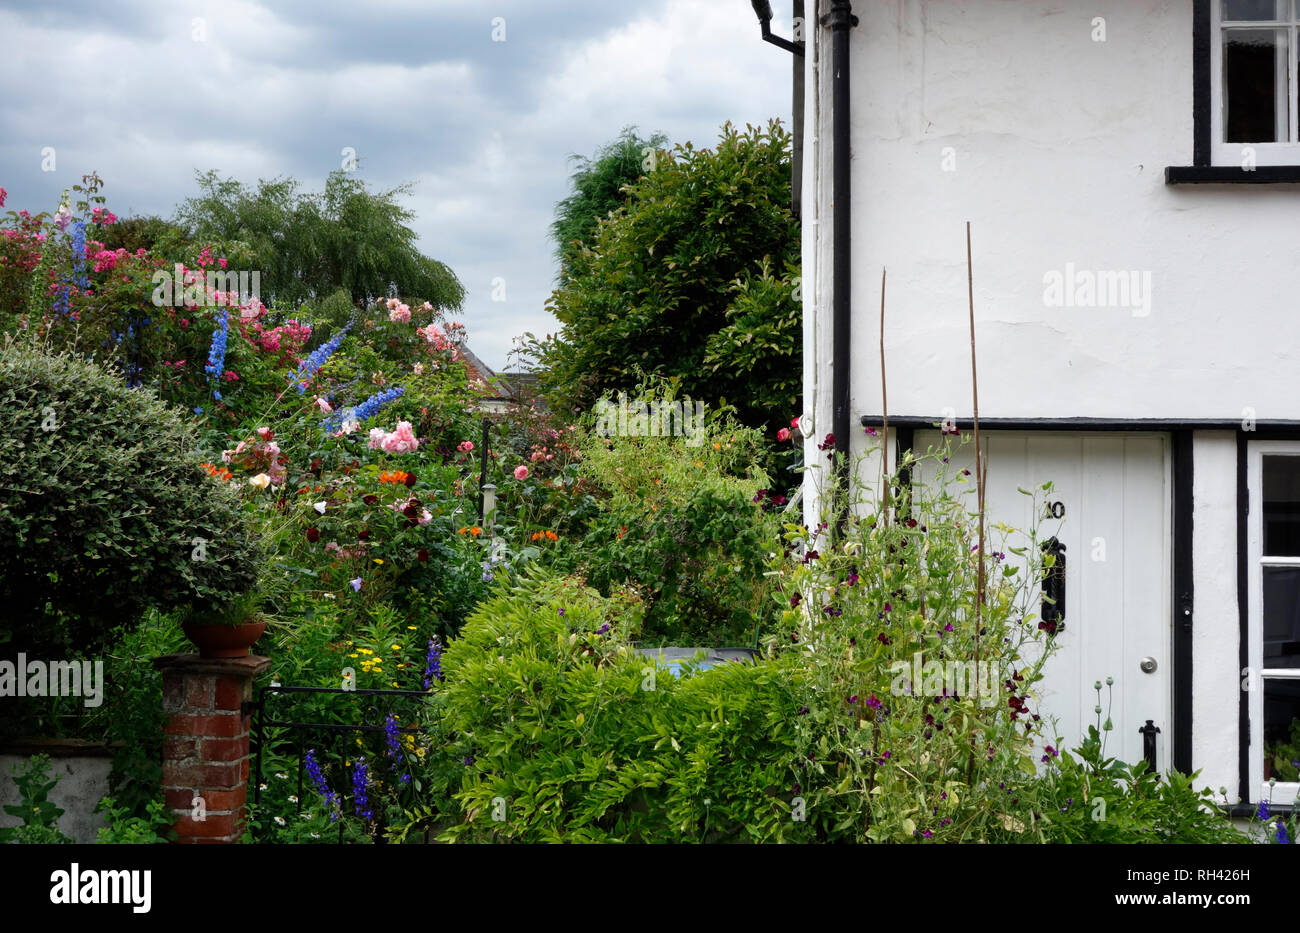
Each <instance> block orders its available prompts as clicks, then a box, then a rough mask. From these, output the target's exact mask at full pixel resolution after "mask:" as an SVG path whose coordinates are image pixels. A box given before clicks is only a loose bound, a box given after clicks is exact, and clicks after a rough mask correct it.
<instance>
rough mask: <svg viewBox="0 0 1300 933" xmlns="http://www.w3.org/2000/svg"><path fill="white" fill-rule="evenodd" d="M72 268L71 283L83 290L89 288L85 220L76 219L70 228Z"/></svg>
mask: <svg viewBox="0 0 1300 933" xmlns="http://www.w3.org/2000/svg"><path fill="white" fill-rule="evenodd" d="M72 269H73V276H72V281H73V284H75V285H76V286H77V288H79V289H81V290H82V291H83V292H84V291H85V290H86V289H88V288H90V276H88V275H86V222H85V221H84V220H78V221H77V224H76V226H74V227H73V228H72Z"/></svg>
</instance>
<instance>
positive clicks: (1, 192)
mask: <svg viewBox="0 0 1300 933" xmlns="http://www.w3.org/2000/svg"><path fill="white" fill-rule="evenodd" d="M7 197H9V192H8V191H5V189H3V188H0V207H4V206H5V198H7Z"/></svg>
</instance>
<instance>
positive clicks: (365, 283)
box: [176, 170, 465, 309]
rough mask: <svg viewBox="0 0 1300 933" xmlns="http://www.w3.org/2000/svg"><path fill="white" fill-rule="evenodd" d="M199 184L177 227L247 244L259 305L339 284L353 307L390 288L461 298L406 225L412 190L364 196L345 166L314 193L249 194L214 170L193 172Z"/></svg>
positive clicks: (278, 185) (276, 189) (292, 189)
mask: <svg viewBox="0 0 1300 933" xmlns="http://www.w3.org/2000/svg"><path fill="white" fill-rule="evenodd" d="M198 185H199V192H200V193H199V194H198V196H197V197H193V198H188V199H187V200H185V201H184V202H183V203H182V204H181V206H180V207H179V208H178V210H177V217H176V220H177V222H178V223H179V224H182V225H183V226H185V227H186V228H187V230H188V231H189V233H190V235H191V236H192V237H193V238H194V239H196V240H198V239H204V238H210V239H216V240H223V241H227V242H234V241H238V242H242V243H244V244H245V245H246V246H247V247H248V248H249V249H250V250H251V252H252V256H253V257H254V261H255V262H256V263H257V264H258V266H259V267H260V271H261V275H262V297H263V300H271V299H274V300H276V301H282V302H285V303H288V304H297V303H299V302H302V301H305V300H309V299H320V298H324V297H325V296H327V295H329V294H331V293H332V292H334V291H336V290H337V289H340V288H341V289H343V290H344V291H346V292H347V293H348V294H349V295H350V296H351V297H352V301H353V302H354V303H357V304H362V303H365V302H369V301H371V300H373V299H375V298H380V297H383V296H387V295H391V294H392V293H393V292H396V293H397V294H398V295H401V296H405V297H413V298H414V297H418V298H422V299H425V300H427V301H429V302H432V303H433V304H434V305H435V306H436V307H439V308H443V309H450V308H457V307H459V306H460V304H461V302H462V301H463V300H464V297H465V290H464V288H463V287H462V286H461V284H460V281H459V280H458V279H457V278H456V275H455V274H454V273H453V272H452V271H451V269H449V268H448V267H447V266H446V265H444V264H443V263H441V262H438V261H437V260H436V259H431V258H430V257H428V256H425V255H424V254H422V253H421V252H420V251H419V249H418V248H417V247H416V234H415V231H414V230H412V229H411V228H410V227H409V226H408V223H409V222H410V220H411V219H412V218H413V217H414V216H415V215H414V214H413V213H412V212H411V211H409V210H407V209H406V208H404V207H402V205H401V204H400V203H399V201H398V199H399V198H400V197H402V196H403V195H406V194H408V193H409V191H410V186H409V185H401V186H399V187H397V188H393V189H391V190H389V191H370V190H369V189H368V188H367V187H366V184H365V182H363V181H361V180H360V179H359V178H356V177H355V176H353V175H351V174H349V173H347V172H344V171H341V170H340V171H334V172H331V173H330V175H329V177H328V178H327V179H326V180H325V188H324V190H323V191H320V192H302V191H300V190H299V185H298V182H297V181H295V180H293V179H292V178H281V179H272V180H270V181H266V180H259V181H258V183H257V187H256V188H250V187H248V186H245V185H244V184H242V183H240V182H239V181H237V180H235V179H233V178H227V179H221V178H218V177H217V173H216V172H215V171H208V172H201V173H199V175H198Z"/></svg>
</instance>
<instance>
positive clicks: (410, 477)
mask: <svg viewBox="0 0 1300 933" xmlns="http://www.w3.org/2000/svg"><path fill="white" fill-rule="evenodd" d="M403 482H405V483H406V485H407V486H408V487H409V486H414V485H415V474H414V473H407V474H406V479H405V480H403Z"/></svg>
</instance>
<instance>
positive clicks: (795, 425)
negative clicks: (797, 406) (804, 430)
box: [790, 418, 799, 431]
mask: <svg viewBox="0 0 1300 933" xmlns="http://www.w3.org/2000/svg"><path fill="white" fill-rule="evenodd" d="M790 430H791V431H798V430H799V419H798V418H791V419H790Z"/></svg>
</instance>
